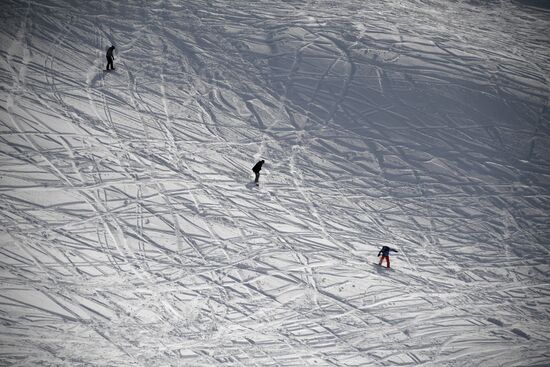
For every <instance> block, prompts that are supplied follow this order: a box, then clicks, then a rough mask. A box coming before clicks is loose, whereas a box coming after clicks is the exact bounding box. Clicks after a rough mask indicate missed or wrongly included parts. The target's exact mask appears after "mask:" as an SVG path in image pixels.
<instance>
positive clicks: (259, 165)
mask: <svg viewBox="0 0 550 367" xmlns="http://www.w3.org/2000/svg"><path fill="white" fill-rule="evenodd" d="M264 163H265V161H264V160H263V159H262V160H261V161H259V162H258V163H256V164H255V165H254V167H252V171H254V174H255V175H256V178H255V179H254V182H256V185H257V184H258V180H259V179H260V171H261V170H262V165H263V164H264Z"/></svg>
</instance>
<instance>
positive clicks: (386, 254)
mask: <svg viewBox="0 0 550 367" xmlns="http://www.w3.org/2000/svg"><path fill="white" fill-rule="evenodd" d="M390 251H393V252H398V251H397V250H394V249H392V248H391V247H388V246H382V248H381V249H380V251H378V257H380V255H382V257H381V258H380V262H379V263H378V265H382V262H383V261H384V259H386V268H389V267H390Z"/></svg>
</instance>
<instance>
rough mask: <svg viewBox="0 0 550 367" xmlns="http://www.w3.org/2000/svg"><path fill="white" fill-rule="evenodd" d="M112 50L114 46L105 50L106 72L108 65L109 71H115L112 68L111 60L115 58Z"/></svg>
mask: <svg viewBox="0 0 550 367" xmlns="http://www.w3.org/2000/svg"><path fill="white" fill-rule="evenodd" d="M114 49H115V46H111V47H109V49H108V50H107V70H109V65H111V70H115V67H114V66H113V60H114V59H115V57H114V56H113V51H114Z"/></svg>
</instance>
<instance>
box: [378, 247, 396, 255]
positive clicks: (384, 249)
mask: <svg viewBox="0 0 550 367" xmlns="http://www.w3.org/2000/svg"><path fill="white" fill-rule="evenodd" d="M390 251H393V252H398V251H397V250H394V249H392V248H391V247H388V246H382V248H381V249H380V251H378V256H380V254H382V256H390Z"/></svg>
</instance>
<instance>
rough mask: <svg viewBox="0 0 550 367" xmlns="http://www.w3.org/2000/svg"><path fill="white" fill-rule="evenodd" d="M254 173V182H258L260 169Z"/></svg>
mask: <svg viewBox="0 0 550 367" xmlns="http://www.w3.org/2000/svg"><path fill="white" fill-rule="evenodd" d="M254 174H255V175H256V178H255V179H254V182H258V180H259V179H260V171H258V172H254Z"/></svg>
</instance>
